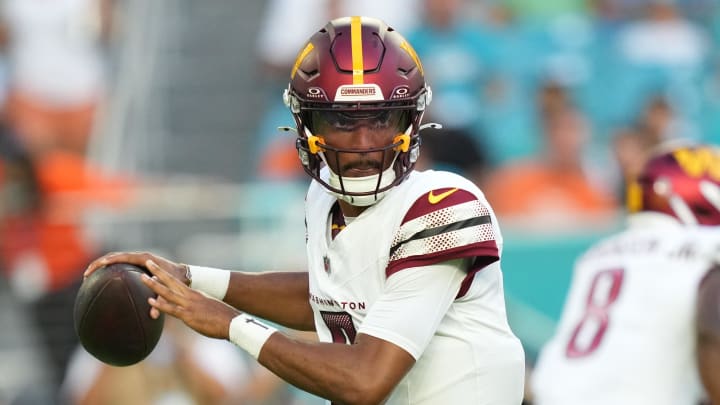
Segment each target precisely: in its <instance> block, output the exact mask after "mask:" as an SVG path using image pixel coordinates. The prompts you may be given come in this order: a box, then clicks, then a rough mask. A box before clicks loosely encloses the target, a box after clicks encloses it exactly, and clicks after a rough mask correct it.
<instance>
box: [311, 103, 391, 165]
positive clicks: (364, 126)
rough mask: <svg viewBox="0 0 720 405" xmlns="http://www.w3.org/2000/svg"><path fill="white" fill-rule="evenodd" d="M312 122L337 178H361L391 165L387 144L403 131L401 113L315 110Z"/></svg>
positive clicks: (389, 147) (389, 144)
mask: <svg viewBox="0 0 720 405" xmlns="http://www.w3.org/2000/svg"><path fill="white" fill-rule="evenodd" d="M312 121H313V127H314V129H315V134H316V135H317V136H320V137H322V138H323V139H324V140H325V144H326V145H327V146H328V148H326V152H325V153H326V156H327V162H328V164H329V165H330V169H332V170H333V172H335V173H338V174H340V175H341V176H347V177H364V176H371V175H374V174H378V173H379V172H381V171H383V170H385V169H387V168H388V167H390V165H391V164H392V161H393V158H394V157H395V150H394V149H393V148H392V146H391V145H392V144H393V139H394V138H395V137H396V136H397V135H398V133H400V132H402V131H403V130H404V128H402V126H403V125H404V124H405V113H404V112H403V111H401V110H389V111H388V110H383V111H372V112H327V111H318V112H314V113H313V115H312ZM401 128H402V129H401Z"/></svg>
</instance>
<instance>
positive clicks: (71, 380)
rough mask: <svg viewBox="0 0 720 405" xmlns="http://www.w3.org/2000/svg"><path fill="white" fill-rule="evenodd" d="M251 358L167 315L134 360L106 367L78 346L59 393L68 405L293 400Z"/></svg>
mask: <svg viewBox="0 0 720 405" xmlns="http://www.w3.org/2000/svg"><path fill="white" fill-rule="evenodd" d="M252 360H253V359H252V358H249V357H247V355H246V354H245V353H244V352H243V351H241V350H238V348H237V347H235V346H233V345H232V344H229V343H228V342H226V341H222V340H217V339H210V338H207V337H204V336H201V335H198V334H196V333H192V331H190V330H189V329H188V328H187V327H186V326H185V325H184V324H182V323H181V322H179V321H177V320H176V319H174V318H170V317H166V318H165V327H164V329H163V335H162V337H161V339H160V341H159V342H158V345H157V347H156V348H155V350H153V352H152V353H151V354H150V355H149V356H148V357H147V358H146V359H145V360H143V361H142V362H140V363H137V364H135V365H132V366H128V367H112V366H108V365H106V364H103V363H101V362H100V361H98V360H96V359H95V358H93V357H92V356H91V355H90V354H88V353H87V352H86V351H85V350H83V349H82V348H78V350H77V351H76V352H75V354H74V356H73V359H72V362H71V363H70V365H69V369H68V372H67V377H66V379H65V381H64V384H63V393H64V396H65V397H66V399H67V400H68V401H69V405H126V404H128V405H129V404H134V405H229V404H264V405H291V404H293V403H294V402H293V401H294V400H293V399H292V390H291V389H290V387H289V386H288V385H287V384H285V383H284V382H283V381H282V380H281V379H280V378H278V377H277V376H275V375H274V374H272V373H271V372H270V371H268V370H267V369H265V368H264V367H262V366H260V365H259V364H258V363H257V362H255V361H252ZM128 387H132V389H129V388H128Z"/></svg>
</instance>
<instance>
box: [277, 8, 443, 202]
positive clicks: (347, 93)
mask: <svg viewBox="0 0 720 405" xmlns="http://www.w3.org/2000/svg"><path fill="white" fill-rule="evenodd" d="M430 98H431V92H430V88H429V87H428V86H427V85H426V83H425V77H424V72H423V68H422V64H421V63H420V60H419V59H418V57H417V54H416V53H415V51H414V50H413V48H412V47H411V46H410V44H409V43H408V42H407V41H406V40H405V38H403V37H402V36H401V35H400V34H399V33H397V32H396V31H395V30H393V29H392V28H391V27H388V26H387V25H386V24H385V23H384V22H382V21H380V20H377V19H374V18H369V17H344V18H338V19H335V20H332V21H330V22H329V23H328V24H327V25H326V26H325V27H324V28H322V29H321V30H320V31H318V32H316V33H315V34H314V35H313V36H312V37H311V38H310V39H309V41H308V42H307V43H306V44H305V45H304V46H303V47H302V50H301V51H300V53H299V55H298V57H297V60H296V61H295V64H294V66H293V67H292V71H291V74H290V84H289V86H288V89H287V90H286V91H285V94H284V100H285V104H286V105H287V106H288V107H289V108H290V111H291V112H292V114H293V117H294V118H295V123H296V125H297V135H298V138H297V140H296V147H297V150H298V154H299V157H300V161H301V163H302V165H303V167H304V169H305V172H307V173H308V174H309V175H310V176H311V177H313V178H314V179H315V180H317V181H319V182H320V183H321V184H322V185H323V186H324V187H326V188H327V189H328V190H330V191H331V192H332V193H333V194H335V195H336V196H338V197H339V198H343V199H345V200H346V201H348V202H350V203H353V204H355V205H370V204H372V203H373V202H375V201H377V200H378V199H379V198H380V196H381V195H382V193H384V192H385V191H387V190H389V189H390V188H391V187H393V186H395V185H397V184H399V183H400V182H402V181H403V180H404V179H405V178H406V177H407V175H408V174H409V173H410V171H411V170H412V168H413V167H414V165H415V162H416V160H417V157H418V152H419V146H420V139H419V135H418V131H419V130H420V121H421V120H422V116H423V113H424V112H425V107H426V106H427V104H428V103H429V102H430ZM358 120H365V122H367V121H370V122H371V123H372V125H375V126H378V127H383V128H389V127H390V126H393V127H394V128H396V129H397V132H398V135H397V136H396V137H395V139H394V140H393V142H392V143H391V144H389V145H387V146H384V147H381V148H375V149H367V150H348V149H340V148H336V147H333V146H332V145H327V144H326V143H325V140H324V138H323V136H322V134H321V133H318V129H319V128H320V127H321V124H323V125H327V124H329V125H332V126H334V127H336V128H352V126H353V123H354V122H357V121H358ZM328 150H329V151H333V152H336V153H367V152H379V151H382V152H383V153H384V154H385V155H384V156H389V155H387V154H393V155H391V156H393V157H394V160H393V164H392V166H391V167H389V168H382V170H380V173H378V175H376V176H370V177H368V178H350V177H344V176H343V173H333V172H332V170H329V172H330V175H329V177H328V176H324V177H321V168H322V167H323V166H324V165H323V164H322V163H323V162H324V163H325V164H326V165H327V160H326V156H325V153H324V152H325V151H328ZM388 160H390V159H389V157H388ZM338 170H340V169H338Z"/></svg>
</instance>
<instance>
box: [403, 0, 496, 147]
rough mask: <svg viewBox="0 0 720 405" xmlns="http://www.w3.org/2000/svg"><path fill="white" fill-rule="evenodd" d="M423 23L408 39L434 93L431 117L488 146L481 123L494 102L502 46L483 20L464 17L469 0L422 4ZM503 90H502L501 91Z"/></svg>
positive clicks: (432, 0)
mask: <svg viewBox="0 0 720 405" xmlns="http://www.w3.org/2000/svg"><path fill="white" fill-rule="evenodd" d="M421 9H422V17H423V19H422V21H421V24H419V25H418V28H417V29H415V30H413V31H410V33H409V34H408V36H407V38H408V41H409V42H410V43H412V44H413V47H414V48H415V51H416V52H417V54H418V56H419V57H420V59H421V60H422V61H423V65H424V66H425V71H426V72H427V80H428V83H430V86H431V87H432V89H433V102H432V104H430V107H429V109H428V112H427V114H428V115H427V119H428V120H430V121H437V122H439V123H440V124H442V125H443V127H445V128H453V129H454V128H459V129H461V130H463V131H465V132H467V133H468V134H469V135H470V136H471V137H472V138H473V139H474V140H476V142H478V144H479V145H482V144H485V143H487V141H486V140H485V139H483V137H484V136H486V134H485V133H484V131H483V129H482V126H483V123H482V121H481V117H482V116H481V114H479V112H480V111H482V108H483V105H484V104H485V103H488V102H490V101H491V100H490V96H491V95H490V94H488V93H489V92H490V91H491V90H495V86H500V85H501V84H496V83H494V81H496V80H499V77H498V75H497V73H496V72H497V71H498V68H497V66H496V63H497V60H498V55H497V54H498V49H497V47H498V46H499V45H500V43H499V41H498V38H497V36H496V35H495V34H494V33H493V32H492V31H491V30H490V29H488V28H485V27H484V25H483V24H482V23H481V22H479V21H473V20H470V19H468V18H467V17H466V13H467V9H468V2H467V1H466V0H422V8H421ZM498 90H500V89H498Z"/></svg>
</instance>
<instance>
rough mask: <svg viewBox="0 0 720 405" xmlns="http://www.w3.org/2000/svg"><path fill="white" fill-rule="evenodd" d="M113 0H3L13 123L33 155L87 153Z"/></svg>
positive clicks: (0, 21)
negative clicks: (58, 150) (63, 151)
mask: <svg viewBox="0 0 720 405" xmlns="http://www.w3.org/2000/svg"><path fill="white" fill-rule="evenodd" d="M111 1H113V0H57V1H53V2H52V3H50V4H48V3H47V2H46V1H42V0H6V1H4V2H3V3H2V6H1V7H2V8H0V30H2V32H3V33H4V39H5V41H4V43H5V47H6V49H7V61H8V66H9V90H10V94H9V96H8V104H7V108H8V111H9V120H10V124H11V126H12V127H13V129H14V132H15V133H16V134H17V135H18V136H20V137H21V139H22V140H23V143H25V146H26V148H27V150H28V151H29V152H30V153H31V155H33V156H35V155H37V154H39V153H42V152H43V151H45V150H48V149H54V148H62V149H66V150H69V151H73V152H75V153H80V154H84V153H85V149H86V146H87V142H88V137H89V136H90V133H91V130H92V127H93V123H94V119H95V114H96V112H97V109H98V106H99V104H100V102H101V100H102V98H103V96H104V93H105V81H106V77H105V66H104V60H103V54H102V48H101V39H102V35H103V34H107V33H108V28H107V26H108V24H109V21H108V18H109V16H110V15H111V14H110V13H108V12H107V10H108V6H107V5H108V4H109V2H111Z"/></svg>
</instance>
